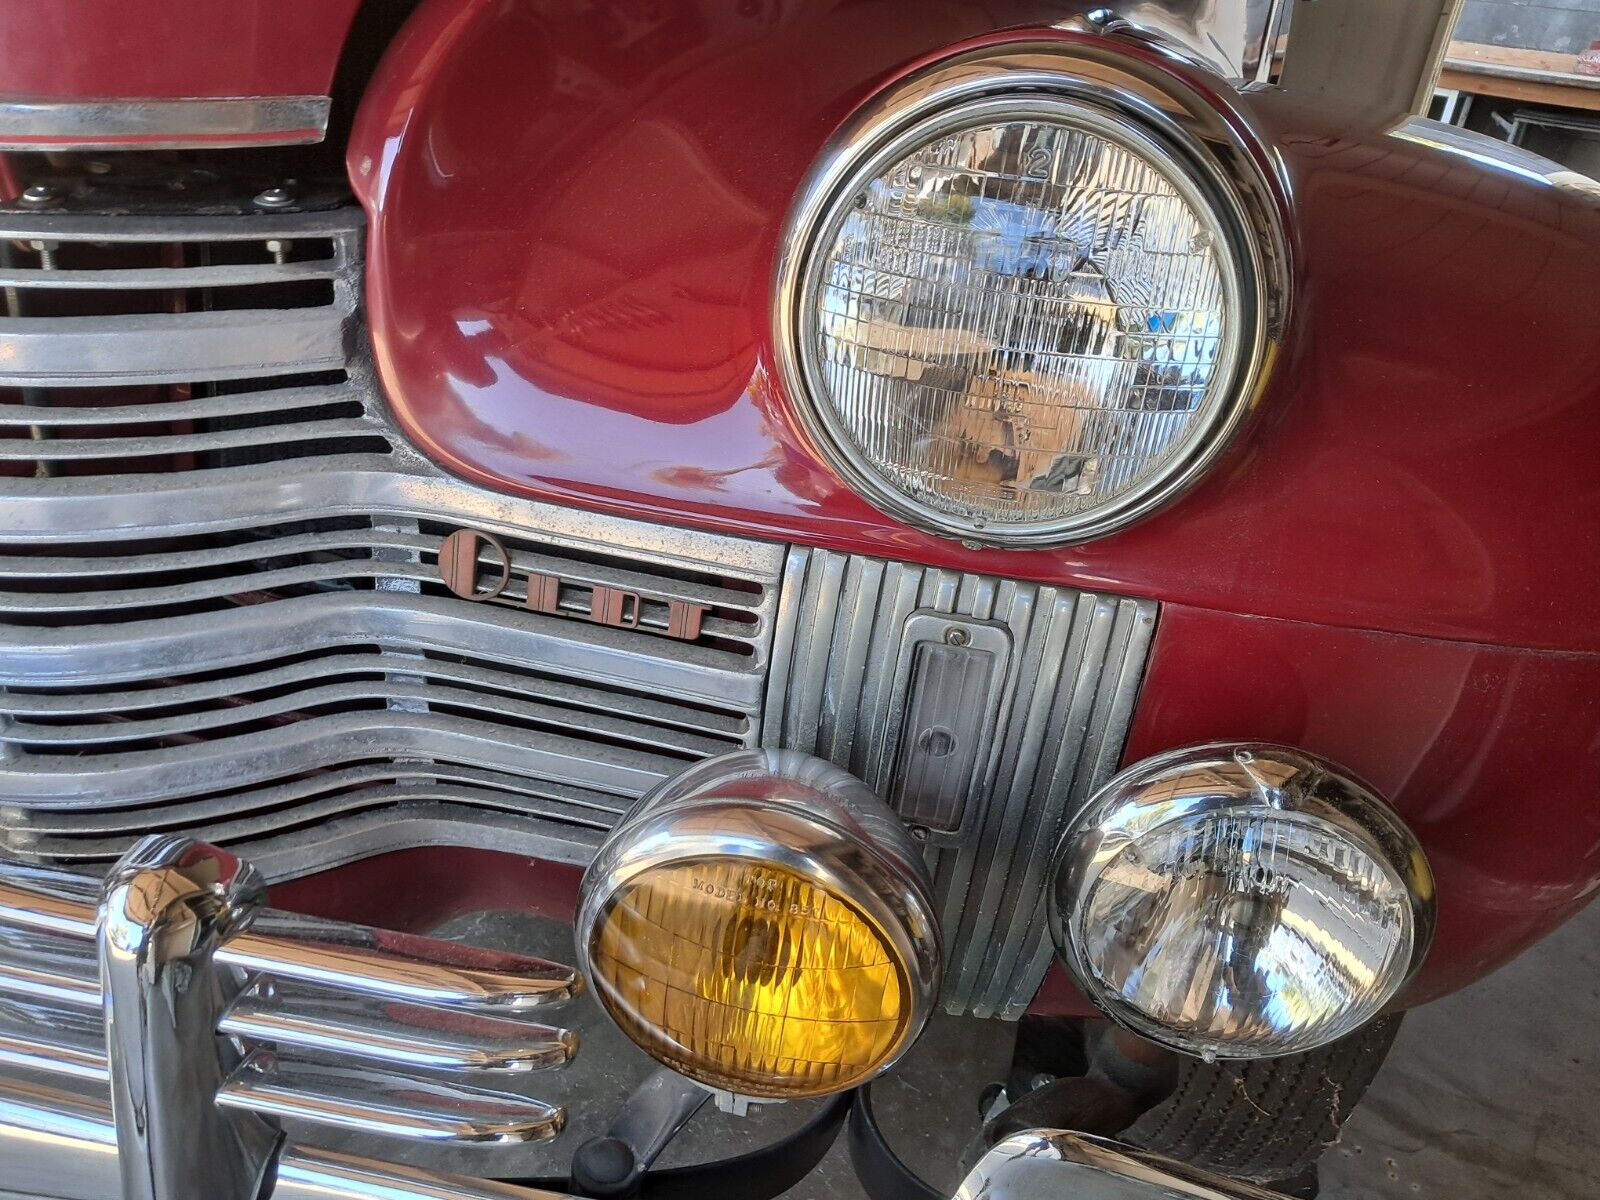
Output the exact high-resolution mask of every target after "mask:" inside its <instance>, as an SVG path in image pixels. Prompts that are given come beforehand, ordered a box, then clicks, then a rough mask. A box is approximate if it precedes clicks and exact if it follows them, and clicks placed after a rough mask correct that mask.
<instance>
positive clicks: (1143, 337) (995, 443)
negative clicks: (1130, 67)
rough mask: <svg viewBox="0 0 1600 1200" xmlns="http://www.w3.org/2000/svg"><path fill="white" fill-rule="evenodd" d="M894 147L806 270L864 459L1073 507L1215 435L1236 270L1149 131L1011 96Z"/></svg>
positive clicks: (939, 496) (956, 504)
mask: <svg viewBox="0 0 1600 1200" xmlns="http://www.w3.org/2000/svg"><path fill="white" fill-rule="evenodd" d="M894 155H900V156H899V157H898V158H897V159H896V160H895V161H891V162H889V163H888V164H886V165H885V166H884V167H883V168H882V169H881V171H880V173H879V174H878V175H877V176H876V177H875V178H873V179H872V180H871V182H869V183H868V184H867V186H866V187H865V189H864V190H863V191H862V192H861V193H860V194H859V195H858V196H857V197H856V200H855V203H854V204H853V205H852V206H849V207H847V208H845V210H844V212H843V214H842V216H841V219H840V222H839V224H838V225H837V227H836V229H835V230H834V232H833V233H832V235H831V245H829V244H828V243H829V238H828V237H827V236H824V238H823V239H822V240H821V241H820V242H819V245H821V246H827V249H826V250H825V252H824V254H823V256H822V258H823V265H822V267H821V272H822V273H821V276H820V278H819V279H818V281H817V283H816V285H815V286H816V289H817V292H816V295H817V299H816V304H817V307H818V309H819V312H818V317H817V323H816V330H815V344H814V346H813V353H814V354H815V357H816V361H817V362H818V364H819V365H820V370H821V375H822V378H823V380H824V382H825V384H826V392H827V398H828V400H829V401H831V403H832V406H833V409H834V412H835V414H836V416H837V422H838V425H839V427H840V431H841V432H842V433H843V434H844V435H845V436H847V437H849V438H850V439H851V441H852V442H853V443H854V445H855V448H856V449H857V451H858V452H859V453H860V454H861V455H862V456H863V457H865V458H866V459H867V461H868V462H869V463H871V465H872V466H873V468H874V469H876V470H878V471H879V472H881V473H883V474H884V475H885V476H887V477H888V478H889V480H890V481H891V482H892V483H893V484H894V486H895V487H896V488H898V489H899V490H901V491H903V492H906V493H908V494H910V495H912V496H914V497H916V498H918V499H920V500H921V501H923V502H924V503H926V504H928V505H930V506H932V507H933V508H936V509H938V510H940V511H941V512H945V513H947V514H950V515H952V516H953V517H955V519H956V520H957V522H959V523H966V522H968V521H971V522H974V523H977V524H982V523H984V522H986V521H995V522H1002V523H1006V524H1011V523H1018V522H1023V523H1027V522H1050V521H1058V520H1070V519H1072V518H1074V517H1076V516H1078V515H1079V514H1082V513H1084V512H1085V511H1087V510H1091V509H1095V508H1099V507H1101V506H1103V505H1105V504H1107V503H1110V502H1114V501H1116V500H1117V499H1119V498H1120V497H1122V496H1124V495H1126V494H1128V493H1129V492H1131V491H1133V490H1134V489H1136V488H1138V487H1139V486H1140V485H1143V484H1145V483H1147V482H1148V481H1149V479H1150V478H1151V476H1153V475H1155V474H1157V473H1159V472H1160V471H1161V470H1162V469H1163V468H1164V466H1165V465H1166V463H1167V462H1168V460H1170V459H1171V458H1172V457H1173V456H1174V455H1175V454H1177V453H1178V452H1180V451H1181V450H1182V448H1183V446H1184V445H1185V444H1186V443H1187V442H1192V441H1193V440H1194V439H1195V438H1196V437H1197V436H1199V435H1200V434H1202V433H1203V432H1204V420H1203V418H1204V417H1205V415H1207V414H1208V413H1209V412H1210V411H1211V410H1214V409H1215V408H1216V407H1217V405H1218V403H1219V402H1220V400H1221V399H1222V397H1220V396H1219V395H1217V389H1216V388H1215V387H1214V386H1213V384H1215V383H1219V382H1220V383H1221V384H1222V385H1223V386H1225V385H1226V383H1227V380H1228V378H1229V374H1230V366H1231V364H1232V362H1233V361H1234V359H1235V357H1236V355H1237V353H1238V341H1239V333H1238V329H1237V327H1236V322H1237V320H1238V315H1239V308H1240V293H1241V289H1242V284H1241V282H1240V280H1239V278H1238V275H1237V271H1236V268H1235V264H1234V263H1233V261H1232V258H1231V257H1230V256H1229V255H1228V253H1227V252H1226V246H1227V234H1226V232H1225V230H1224V228H1223V226H1222V224H1221V222H1220V221H1219V220H1218V217H1217V215H1216V214H1215V213H1214V212H1213V211H1212V210H1211V207H1210V205H1209V203H1208V202H1207V200H1206V199H1205V197H1204V196H1203V195H1202V194H1201V193H1200V191H1199V190H1198V189H1197V188H1196V187H1195V186H1194V184H1193V183H1192V182H1191V181H1190V180H1189V179H1188V178H1187V176H1186V174H1185V172H1184V170H1183V168H1182V167H1181V166H1180V165H1179V164H1178V163H1177V162H1176V161H1174V160H1173V159H1172V158H1171V157H1170V156H1169V155H1167V154H1166V153H1165V152H1164V151H1163V150H1162V149H1161V147H1160V146H1159V145H1157V144H1156V143H1155V142H1154V141H1152V140H1151V139H1150V138H1148V137H1146V136H1144V135H1143V134H1142V133H1141V132H1140V131H1139V130H1138V129H1137V128H1136V127H1135V126H1133V125H1132V124H1131V123H1128V122H1123V121H1119V120H1115V119H1113V118H1110V117H1109V116H1107V115H1106V114H1104V113H1100V112H1097V111H1095V110H1093V109H1089V108H1086V107H1082V106H1078V105H1074V104H1065V103H1062V104H1044V103H1040V102H1038V101H1031V102H1029V103H1027V104H1014V103H1011V102H1001V103H998V104H993V105H977V106H973V107H971V108H968V109H963V110H962V111H961V114H960V118H959V124H956V125H955V126H954V127H952V128H949V129H944V128H943V127H942V126H941V125H940V124H931V125H929V126H923V127H920V128H919V129H918V130H917V131H916V145H915V146H914V147H912V148H911V149H910V150H909V151H908V152H906V153H904V154H903V155H902V154H901V150H900V147H896V148H895V150H893V151H892V152H891V157H893V156H894Z"/></svg>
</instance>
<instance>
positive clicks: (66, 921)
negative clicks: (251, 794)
mask: <svg viewBox="0 0 1600 1200" xmlns="http://www.w3.org/2000/svg"><path fill="white" fill-rule="evenodd" d="M152 846H153V847H155V849H153V850H144V849H143V848H144V847H152ZM141 852H143V853H144V858H143V859H139V858H137V857H136V856H137V855H138V854H140V853H141ZM206 856H210V857H206ZM130 858H131V859H132V861H133V863H134V865H132V866H129V865H128V864H129V862H130ZM228 861H229V860H226V859H225V858H224V857H222V856H221V852H219V851H216V850H214V849H212V848H210V847H205V846H198V845H197V844H195V843H193V842H189V841H186V840H178V841H172V840H170V839H166V840H164V839H162V838H152V839H146V841H144V842H142V843H140V848H137V849H136V850H135V851H134V852H133V853H132V855H130V857H129V858H124V859H123V860H122V861H121V862H120V863H119V864H118V865H117V866H116V867H115V868H114V869H113V871H112V873H111V875H110V877H109V878H108V881H107V883H106V884H105V885H104V888H103V889H102V888H101V887H99V886H97V884H96V883H95V881H94V880H93V879H90V878H88V877H84V876H76V875H70V874H66V873H62V872H55V871H45V870H41V869H38V868H30V867H24V866H19V865H16V864H12V863H5V862H0V1064H3V1065H5V1066H6V1067H7V1068H9V1069H11V1070H14V1071H15V1070H20V1071H24V1072H29V1073H35V1074H42V1075H49V1076H52V1077H55V1078H58V1079H60V1080H62V1081H64V1082H65V1083H67V1084H69V1085H71V1086H74V1087H77V1086H82V1085H90V1087H91V1094H93V1091H92V1089H93V1088H100V1089H104V1088H105V1087H106V1086H107V1085H109V1086H110V1088H111V1091H112V1093H115V1094H118V1095H121V1094H123V1093H122V1092H120V1091H118V1088H119V1086H121V1085H119V1083H118V1071H119V1070H121V1069H123V1068H122V1067H120V1066H119V1063H124V1062H126V1058H125V1057H124V1058H120V1059H119V1058H118V1056H117V1055H116V1054H115V1053H108V1048H109V1049H110V1050H112V1051H115V1050H116V1049H117V1047H118V1046H119V1045H126V1044H127V1043H126V1041H125V1040H124V1041H122V1042H119V1041H118V1038H119V1037H122V1036H123V1035H122V1034H119V1033H118V1032H117V1030H119V1029H122V1028H123V1025H125V1024H126V1022H128V1021H129V1020H130V1019H133V1018H130V1017H129V1016H128V1015H127V1014H128V1012H130V1011H135V1012H136V1019H138V1020H140V1021H143V1020H145V1019H146V1018H145V1016H144V1012H145V1008H144V1006H142V1005H141V1006H139V1007H138V1008H137V1010H129V1009H127V1008H126V1004H127V1000H128V997H127V995H126V993H119V992H117V990H116V987H117V982H116V981H117V979H118V978H119V976H118V975H117V972H118V971H120V970H123V969H125V966H126V958H127V956H128V954H129V951H128V949H127V948H126V945H127V943H126V942H125V940H124V939H125V937H126V934H125V932H122V931H124V930H125V929H126V926H125V924H124V922H125V921H126V920H127V918H126V917H123V916H121V915H119V914H121V913H123V912H126V911H127V909H125V908H122V907H119V906H122V905H124V904H126V902H127V901H126V897H128V896H130V895H131V896H133V897H136V898H141V897H142V899H137V900H136V901H135V907H134V909H133V911H135V912H137V913H146V912H149V913H151V914H152V915H151V916H150V917H149V918H148V919H149V920H150V921H151V922H153V923H155V924H160V922H161V921H162V920H163V919H164V918H162V917H161V915H160V914H161V913H163V912H165V911H168V908H167V907H166V906H170V905H173V904H174V903H179V904H181V903H182V901H181V900H175V899H174V897H181V896H182V894H183V889H184V888H185V887H187V886H191V885H190V884H189V883H187V882H186V880H189V879H194V880H200V881H202V882H203V881H206V880H210V879H212V878H213V876H214V875H220V876H221V878H222V880H223V881H224V882H218V883H216V884H214V885H212V884H207V885H206V888H205V890H206V892H207V894H208V895H209V894H211V893H212V892H213V890H214V891H215V892H216V893H218V895H219V896H220V895H227V896H228V897H229V899H228V901H227V903H230V904H234V905H239V904H241V903H242V904H243V905H245V906H246V907H244V908H242V909H240V910H239V914H238V920H237V924H236V925H230V926H221V927H219V929H220V931H221V932H220V942H219V943H211V944H210V945H208V946H207V948H206V949H205V950H204V951H203V952H199V951H197V952H195V957H194V958H193V959H190V958H188V957H185V958H184V959H183V961H184V962H185V963H186V964H187V965H186V966H185V967H184V968H183V974H184V978H185V979H188V978H192V973H193V971H195V970H200V971H209V970H212V969H214V968H213V964H214V967H215V969H218V970H219V975H218V982H217V985H216V986H217V987H218V988H219V989H222V990H221V995H222V998H223V999H224V1000H228V999H229V998H230V997H231V1003H229V1004H228V1005H227V1007H216V1006H215V1004H214V1003H213V1007H212V1009H211V1012H210V1014H209V1015H206V1016H205V1018H204V1021H203V1024H202V1025H201V1026H200V1027H199V1028H198V1029H197V1030H195V1032H197V1033H198V1034H199V1035H200V1036H201V1039H202V1042H203V1044H201V1045H197V1046H195V1047H192V1048H191V1050H190V1051H184V1053H189V1052H191V1051H192V1052H195V1053H199V1054H201V1055H206V1054H209V1053H210V1051H209V1049H208V1047H209V1046H210V1044H211V1043H213V1042H215V1041H216V1038H215V1037H214V1034H215V1033H223V1034H226V1035H229V1036H231V1037H234V1038H239V1039H242V1042H243V1044H244V1045H245V1046H246V1048H247V1050H248V1053H247V1054H246V1055H244V1057H243V1058H242V1059H240V1058H239V1057H237V1056H235V1057H233V1058H225V1059H224V1060H223V1065H224V1068H225V1069H226V1067H228V1066H231V1065H232V1064H234V1063H237V1066H236V1068H235V1069H233V1070H232V1072H231V1074H228V1075H227V1076H226V1078H225V1079H224V1078H223V1077H222V1075H220V1074H216V1075H214V1076H213V1078H215V1079H216V1080H217V1081H218V1084H219V1090H218V1092H217V1096H216V1102H217V1103H218V1104H219V1105H221V1106H223V1107H224V1108H237V1109H243V1110H247V1111H249V1112H251V1113H254V1114H257V1115H258V1116H261V1115H265V1116H269V1117H274V1118H277V1117H291V1118H298V1119H302V1120H306V1121H312V1122H317V1123H320V1124H323V1125H331V1126H334V1127H338V1128H345V1129H359V1130H362V1131H364V1132H367V1133H374V1134H380V1135H386V1136H390V1137H400V1138H407V1139H412V1140H416V1139H421V1140H426V1141H443V1142H451V1143H455V1144H461V1145H476V1146H487V1145H504V1144H511V1143H521V1142H527V1141H532V1140H538V1139H543V1138H547V1137H550V1136H552V1135H553V1134H554V1133H556V1132H557V1131H559V1129H560V1128H561V1126H562V1124H563V1122H564V1119H565V1114H564V1112H563V1110H562V1109H561V1108H560V1107H559V1106H556V1105H553V1104H549V1103H547V1102H545V1101H543V1100H538V1099H530V1098H527V1097H524V1096H520V1095H510V1094H502V1093H500V1092H497V1091H493V1090H488V1089H486V1088H484V1087H483V1086H481V1084H480V1083H479V1082H478V1080H479V1079H480V1077H481V1078H487V1077H488V1075H489V1074H495V1075H498V1076H503V1075H505V1074H507V1073H527V1072H532V1071H535V1070H541V1069H546V1068H550V1067H559V1066H561V1065H563V1064H565V1063H566V1062H567V1061H568V1060H569V1059H571V1057H572V1056H573V1055H574V1054H575V1053H576V1052H577V1049H578V1039H577V1035H576V1034H574V1033H572V1032H571V1031H569V1030H566V1029H562V1028H560V1027H557V1026H553V1025H548V1024H544V1023H542V1022H537V1021H527V1020H524V1019H522V1018H524V1017H525V1015H526V1014H529V1013H543V1012H546V1011H550V1010H553V1009H556V1008H559V1007H561V1006H562V1005H564V1004H565V1003H566V1002H567V1001H569V1000H571V999H572V998H573V996H575V995H576V994H577V993H578V992H579V990H580V989H581V986H582V981H581V979H580V978H579V977H578V976H577V974H576V973H575V972H574V971H572V970H571V969H570V968H568V967H564V966H560V965H558V964H555V963H549V962H546V961H544V960H541V959H536V958H531V957H529V956H526V955H520V954H512V953H505V952H499V951H492V950H485V949H480V948H478V947H474V946H469V945H462V944H459V943H454V942H445V941H439V940H437V939H434V938H428V937H422V936H418V935H414V934H406V933H398V932H394V931H387V930H379V929H372V928H368V927H366V926H361V925H354V924H350V923H347V922H339V921H329V920H323V919H320V918H314V917H305V916H299V915H296V914H291V913H286V912H281V911H276V910H273V909H266V908H259V907H257V906H256V904H255V901H254V900H253V899H249V898H248V897H247V898H246V899H244V900H243V901H240V900H235V899H233V897H234V896H236V895H246V893H242V892H239V891H238V890H236V888H235V885H234V884H233V883H232V882H230V881H231V880H233V879H236V878H241V877H243V878H254V877H253V876H252V875H250V874H249V870H248V868H245V869H244V871H243V874H242V875H241V873H240V872H239V871H235V870H233V869H232V868H229V867H228V866H227V865H226V864H227V862H228ZM192 862H199V863H202V864H205V865H203V866H201V867H199V868H198V874H196V875H193V876H187V877H182V878H177V877H175V876H174V875H173V874H172V873H171V872H169V871H166V870H165V868H163V867H161V866H159V865H156V866H141V865H139V864H140V863H154V864H161V863H177V864H189V863H192ZM247 886H248V885H247ZM224 889H227V890H226V891H224ZM102 894H103V899H102ZM256 894H259V893H255V892H252V893H250V895H256ZM179 923H180V924H181V922H179ZM152 927H154V925H153V926H152ZM176 936H178V935H176V934H174V937H176ZM175 944H176V943H175ZM113 947H114V948H113ZM246 977H248V978H249V982H248V984H247V985H246V986H244V987H243V988H242V990H241V988H240V986H239V983H238V982H229V981H234V980H244V979H246ZM103 978H109V979H110V980H111V983H110V985H109V986H108V988H107V990H106V991H105V993H104V994H102V979H103ZM121 978H124V979H125V978H126V977H125V976H122V977H121ZM40 980H48V981H50V982H51V983H52V985H53V987H52V988H49V989H45V988H41V987H39V986H38V984H39V982H40ZM151 986H159V985H156V984H152V985H151ZM102 1009H103V1013H102ZM163 1011H165V1010H163ZM173 1011H174V1012H184V1013H187V1012H190V1011H191V1010H188V1009H183V1010H173ZM155 1019H156V1020H160V1019H161V1017H160V1016H157V1017H156V1018H155ZM138 1044H140V1045H145V1044H147V1043H145V1042H143V1041H140V1042H139V1043H138ZM217 1045H218V1046H219V1047H222V1046H225V1045H227V1044H225V1043H220V1042H218V1043H217ZM123 1053H124V1054H125V1051H124V1052H123ZM217 1053H219V1054H222V1053H226V1051H225V1050H221V1049H219V1050H218V1051H217ZM300 1054H309V1055H311V1056H312V1057H310V1058H302V1057H297V1055H300ZM373 1064H378V1065H377V1066H374V1065H373ZM213 1066H215V1064H213ZM419 1071H422V1072H445V1073H446V1074H445V1075H444V1076H433V1077H428V1076H421V1077H419V1076H418V1075H417V1074H416V1073H417V1072H419ZM178 1078H179V1080H180V1081H181V1082H182V1083H183V1084H184V1085H185V1086H188V1085H189V1084H190V1083H192V1082H193V1081H192V1080H190V1079H189V1078H188V1077H187V1076H186V1075H182V1074H180V1076H179V1077H178ZM123 1079H124V1083H126V1077H125V1076H124V1077H123ZM3 1086H4V1085H3V1084H0V1087H3ZM4 1121H5V1116H4V1114H3V1113H0V1125H3V1124H4ZM4 1136H5V1135H4V1133H0V1143H3V1138H4Z"/></svg>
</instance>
